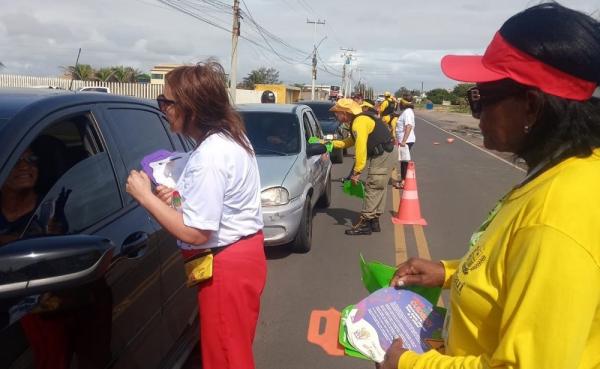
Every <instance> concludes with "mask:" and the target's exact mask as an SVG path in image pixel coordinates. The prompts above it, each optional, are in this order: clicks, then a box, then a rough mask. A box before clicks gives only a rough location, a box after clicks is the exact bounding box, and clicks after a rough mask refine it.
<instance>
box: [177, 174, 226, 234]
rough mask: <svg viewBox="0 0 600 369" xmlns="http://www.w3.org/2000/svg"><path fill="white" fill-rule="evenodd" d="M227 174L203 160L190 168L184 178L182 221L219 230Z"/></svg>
mask: <svg viewBox="0 0 600 369" xmlns="http://www.w3.org/2000/svg"><path fill="white" fill-rule="evenodd" d="M226 184H227V174H226V173H224V171H223V170H222V169H220V168H218V167H217V166H216V165H213V164H211V163H206V164H205V165H204V164H201V165H198V166H196V167H193V168H190V169H189V170H188V171H187V172H186V173H185V177H184V178H183V184H182V188H181V195H182V197H183V204H182V211H183V223H184V224H185V225H186V226H188V227H193V228H197V229H201V230H206V231H218V230H219V224H220V223H221V217H222V215H223V202H224V199H225V188H226Z"/></svg>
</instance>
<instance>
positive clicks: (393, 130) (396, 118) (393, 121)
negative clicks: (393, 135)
mask: <svg viewBox="0 0 600 369" xmlns="http://www.w3.org/2000/svg"><path fill="white" fill-rule="evenodd" d="M391 125H392V132H396V126H397V125H398V117H393V118H392V123H391Z"/></svg>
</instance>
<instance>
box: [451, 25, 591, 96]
mask: <svg viewBox="0 0 600 369" xmlns="http://www.w3.org/2000/svg"><path fill="white" fill-rule="evenodd" d="M442 71H443V72H444V74H445V75H446V76H448V77H450V78H452V79H454V80H457V81H463V82H491V81H498V80H501V79H505V78H510V79H512V80H513V81H516V82H518V83H521V84H523V85H526V86H532V87H537V88H539V89H540V90H541V91H543V92H545V93H547V94H550V95H554V96H558V97H562V98H565V99H570V100H577V101H585V100H589V99H590V98H591V97H592V96H594V97H600V88H598V84H597V83H596V82H591V81H586V80H584V79H581V78H578V77H575V76H573V75H570V74H568V73H565V72H563V71H561V70H559V69H557V68H554V67H552V66H550V65H548V64H545V63H543V62H541V61H539V60H537V59H535V58H534V57H532V56H531V55H529V54H527V53H525V52H523V51H521V50H519V49H517V48H515V47H513V46H512V45H511V44H509V43H508V42H506V40H505V39H504V38H503V37H502V35H501V34H500V33H496V35H495V36H494V39H493V40H492V42H491V43H490V44H489V46H488V47H487V49H486V51H485V54H484V55H483V56H478V55H468V56H463V55H461V56H459V55H446V56H444V58H442Z"/></svg>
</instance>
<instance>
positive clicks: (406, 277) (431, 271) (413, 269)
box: [390, 258, 446, 287]
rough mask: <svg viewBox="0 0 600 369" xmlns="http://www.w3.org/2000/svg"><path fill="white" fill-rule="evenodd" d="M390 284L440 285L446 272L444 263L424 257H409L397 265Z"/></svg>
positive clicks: (400, 285) (394, 285)
mask: <svg viewBox="0 0 600 369" xmlns="http://www.w3.org/2000/svg"><path fill="white" fill-rule="evenodd" d="M397 268H398V269H397V270H396V272H395V273H394V277H393V278H392V281H391V282H390V286H393V287H402V286H411V285H416V286H423V287H441V286H443V284H444V277H445V275H446V272H445V270H444V265H443V264H442V263H440V262H435V261H431V260H426V259H419V258H410V259H408V260H407V261H406V262H404V263H402V264H400V265H398V267H397Z"/></svg>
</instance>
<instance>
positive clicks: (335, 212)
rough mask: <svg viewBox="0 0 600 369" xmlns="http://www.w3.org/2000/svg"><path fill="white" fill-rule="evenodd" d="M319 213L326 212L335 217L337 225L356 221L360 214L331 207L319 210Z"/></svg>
mask: <svg viewBox="0 0 600 369" xmlns="http://www.w3.org/2000/svg"><path fill="white" fill-rule="evenodd" d="M317 212H318V213H324V214H327V215H329V216H330V217H332V218H333V219H335V221H336V222H337V223H336V225H342V226H345V225H350V224H352V223H353V222H354V221H356V220H357V219H358V217H359V215H360V213H359V212H357V211H353V210H348V209H341V208H329V209H323V210H319V211H317Z"/></svg>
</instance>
